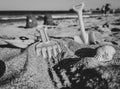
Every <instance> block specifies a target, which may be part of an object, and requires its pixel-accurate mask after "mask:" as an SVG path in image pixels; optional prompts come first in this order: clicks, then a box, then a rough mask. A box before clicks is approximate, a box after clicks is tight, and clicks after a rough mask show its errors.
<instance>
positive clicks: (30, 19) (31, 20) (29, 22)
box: [26, 15, 38, 28]
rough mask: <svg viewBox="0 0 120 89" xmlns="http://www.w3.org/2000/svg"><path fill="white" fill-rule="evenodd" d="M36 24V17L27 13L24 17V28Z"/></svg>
mask: <svg viewBox="0 0 120 89" xmlns="http://www.w3.org/2000/svg"><path fill="white" fill-rule="evenodd" d="M37 25H38V23H37V19H36V18H35V16H33V15H28V16H27V17H26V28H33V27H36V26H37Z"/></svg>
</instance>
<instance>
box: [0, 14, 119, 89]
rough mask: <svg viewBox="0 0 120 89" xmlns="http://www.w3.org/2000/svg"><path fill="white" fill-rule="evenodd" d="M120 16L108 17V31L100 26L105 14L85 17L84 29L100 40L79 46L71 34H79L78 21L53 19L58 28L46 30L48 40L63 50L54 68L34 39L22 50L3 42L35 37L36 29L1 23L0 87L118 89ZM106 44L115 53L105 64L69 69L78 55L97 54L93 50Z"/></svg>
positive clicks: (18, 24) (13, 88)
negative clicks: (0, 70)
mask: <svg viewBox="0 0 120 89" xmlns="http://www.w3.org/2000/svg"><path fill="white" fill-rule="evenodd" d="M119 19H120V16H117V17H116V16H114V15H111V16H109V17H108V18H107V22H108V24H109V25H110V27H109V29H108V30H107V31H104V30H103V29H100V28H99V27H100V26H102V25H103V24H104V23H106V18H105V17H101V18H100V17H92V18H88V17H87V18H85V19H84V22H85V28H86V30H87V32H89V31H94V32H95V35H96V38H97V39H98V42H99V43H98V44H96V45H82V44H79V43H77V42H75V41H73V39H72V37H73V36H75V35H79V34H80V33H79V31H78V29H79V26H78V21H77V20H75V19H66V20H64V19H63V20H58V21H55V22H57V23H58V27H57V28H55V29H48V30H47V32H48V35H49V36H50V39H51V40H54V41H57V42H58V43H59V44H60V47H61V48H62V49H63V51H62V53H61V54H60V56H58V57H57V58H56V59H57V60H60V61H59V62H58V64H55V66H53V67H50V66H48V64H47V62H46V60H44V59H43V58H42V57H41V56H37V55H36V52H35V45H36V44H37V42H36V43H33V44H31V45H30V46H29V47H27V48H26V49H21V48H17V47H14V46H11V45H9V44H7V43H6V42H5V41H4V40H5V39H16V38H19V37H20V36H25V37H27V38H29V39H33V40H34V39H36V36H37V35H38V33H37V31H36V28H32V29H30V28H29V29H25V28H24V27H25V23H14V24H11V25H10V24H3V25H0V60H2V61H3V62H5V64H6V70H5V73H4V74H3V75H2V77H0V89H78V87H80V88H82V89H88V88H89V89H98V88H93V87H95V86H98V87H99V89H119V88H120V87H119V82H117V81H119V77H120V76H119V72H120V71H119V68H120V66H119V64H120V62H119V53H120V48H119V46H120V42H119V31H120V25H118V23H119ZM39 24H42V22H39ZM98 28H99V29H98ZM116 29H117V30H116ZM109 30H110V31H109ZM105 44H110V45H112V46H113V47H114V48H115V49H116V54H115V55H114V57H113V60H112V61H110V62H109V63H108V65H100V66H96V67H94V68H91V69H89V67H88V68H86V67H84V68H82V67H81V66H76V69H75V71H76V72H71V70H72V68H73V66H74V65H75V64H76V63H77V62H79V61H80V60H81V58H85V57H93V56H94V55H95V54H96V51H95V49H96V48H97V47H100V46H102V45H105ZM82 60H83V59H82ZM84 62H85V61H84ZM92 63H93V62H91V64H92ZM83 64H84V63H83ZM80 65H82V63H81V64H80ZM51 73H52V74H53V75H51ZM91 81H92V82H91ZM87 87H88V88H87Z"/></svg>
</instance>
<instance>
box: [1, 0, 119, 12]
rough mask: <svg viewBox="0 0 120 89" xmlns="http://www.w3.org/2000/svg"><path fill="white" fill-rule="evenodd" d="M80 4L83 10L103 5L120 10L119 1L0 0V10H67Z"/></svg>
mask: <svg viewBox="0 0 120 89" xmlns="http://www.w3.org/2000/svg"><path fill="white" fill-rule="evenodd" d="M81 2H84V3H85V9H94V8H97V7H101V6H102V5H104V4H105V3H110V4H111V7H112V8H118V7H119V8H120V0H0V10H69V9H70V8H72V6H73V5H78V4H79V3H81Z"/></svg>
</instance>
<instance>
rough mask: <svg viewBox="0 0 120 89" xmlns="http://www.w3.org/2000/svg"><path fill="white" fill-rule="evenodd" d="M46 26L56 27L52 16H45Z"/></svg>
mask: <svg viewBox="0 0 120 89" xmlns="http://www.w3.org/2000/svg"><path fill="white" fill-rule="evenodd" d="M44 25H55V23H54V22H53V18H52V16H51V14H46V15H45V16H44Z"/></svg>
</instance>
